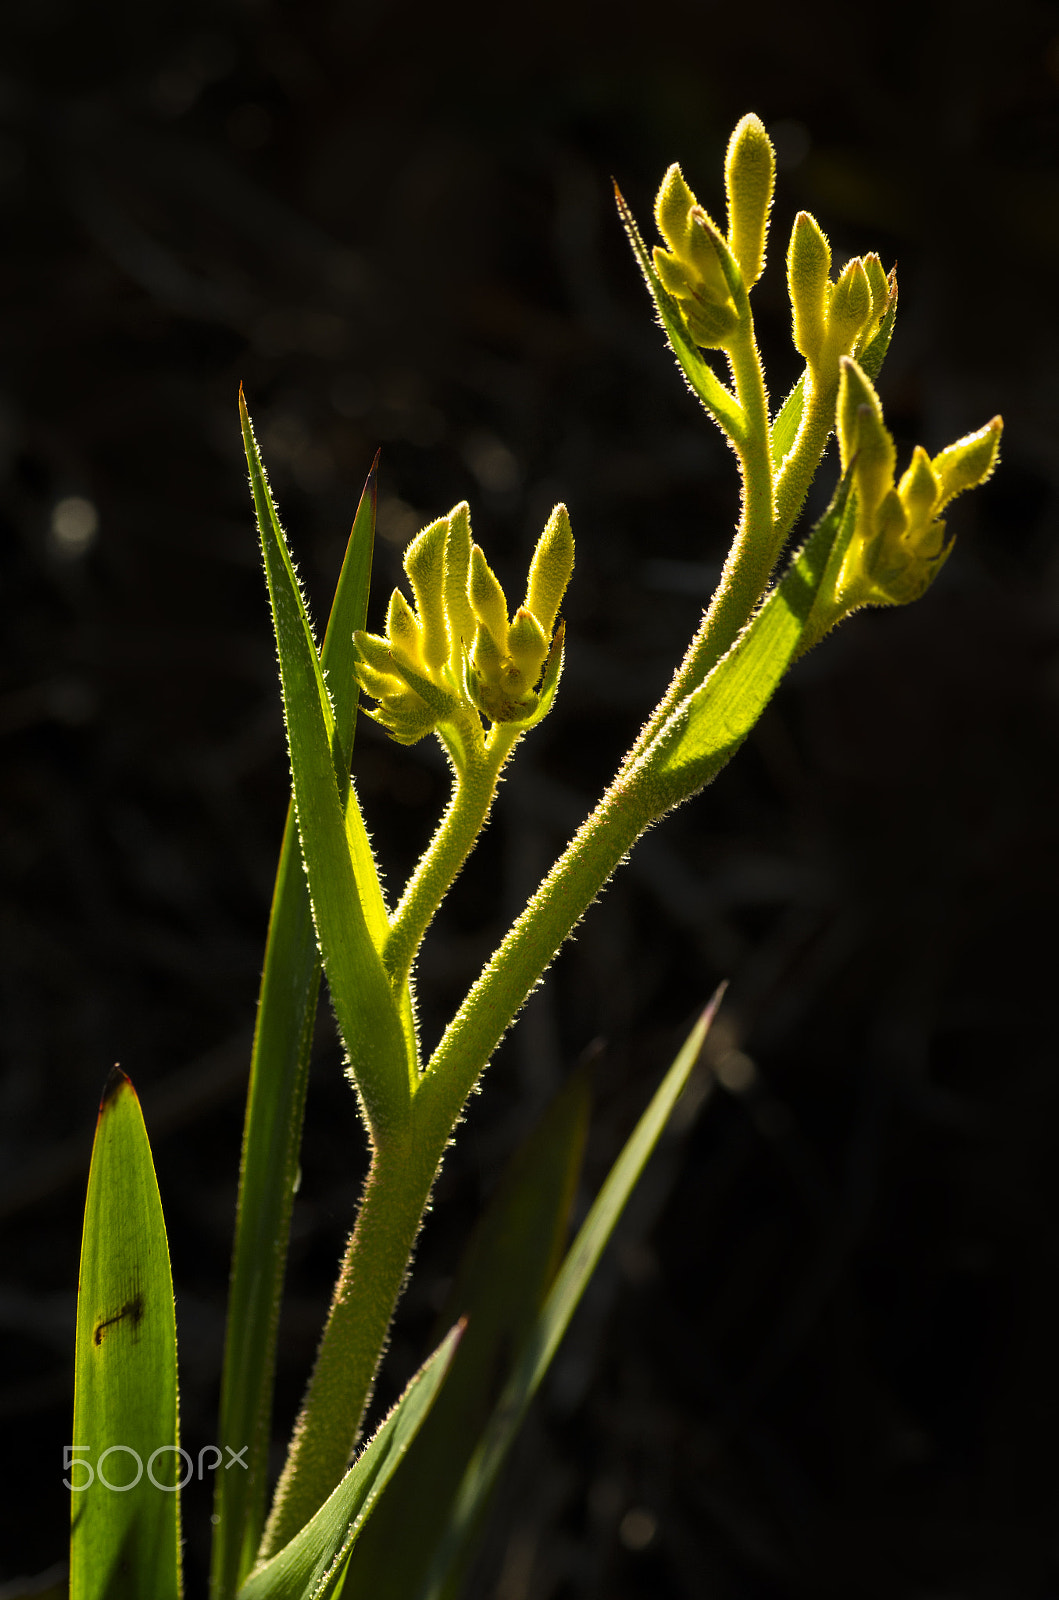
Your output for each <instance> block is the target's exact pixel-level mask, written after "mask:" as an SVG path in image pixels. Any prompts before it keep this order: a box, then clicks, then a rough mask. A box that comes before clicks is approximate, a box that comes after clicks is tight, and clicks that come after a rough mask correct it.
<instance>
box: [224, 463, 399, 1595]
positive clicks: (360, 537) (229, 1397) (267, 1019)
mask: <svg viewBox="0 0 1059 1600" xmlns="http://www.w3.org/2000/svg"><path fill="white" fill-rule="evenodd" d="M377 469H378V462H377V460H376V463H375V465H374V466H373V467H372V470H371V473H370V474H369V477H368V481H367V483H366V484H365V486H364V492H363V494H362V495H361V498H360V504H359V506H358V507H357V514H356V516H355V518H354V519H353V531H352V532H351V534H350V536H349V543H348V545H347V547H346V556H345V560H344V561H343V563H342V571H341V574H340V576H339V580H338V587H337V589H336V591H335V599H334V605H333V606H332V609H331V618H330V621H329V622H328V625H327V634H326V637H325V639H324V647H323V651H322V652H321V665H322V668H323V671H324V674H325V678H326V681H327V684H328V688H329V691H330V696H331V702H332V705H333V707H334V718H335V736H336V739H337V742H338V744H339V746H340V747H341V749H342V751H343V752H344V761H343V766H344V768H345V770H348V764H349V756H350V753H351V751H352V746H353V735H354V730H355V727H356V713H357V697H356V684H355V679H354V677H353V673H352V653H353V631H354V629H356V628H362V627H363V626H364V622H365V617H366V614H367V608H368V587H369V583H370V578H371V556H372V544H373V541H374V535H375V503H376V478H377ZM319 987H320V955H319V951H318V949H317V944H316V934H315V931H314V929H313V921H312V912H311V910H310V906H309V891H308V888H307V887H306V882H305V870H304V867H303V865H302V855H301V846H300V844H299V842H298V832H297V824H296V820H295V814H294V807H293V804H292V806H291V807H290V810H289V811H288V814H287V825H286V828H285V830H284V834H283V847H282V851H281V853H280V860H279V869H278V871H277V874H276V887H275V892H274V894H273V899H272V914H271V917H270V919H269V930H268V943H267V946H266V949H265V965H264V971H263V973H262V978H261V991H260V997H259V1000H258V1011H257V1027H256V1029H255V1033H254V1048H253V1054H252V1057H251V1064H250V1086H249V1090H248V1093H247V1109H246V1122H245V1126H244V1129H243V1159H242V1170H241V1173H240V1182H239V1201H238V1209H237V1213H236V1225H235V1243H234V1248H233V1252H232V1280H231V1288H230V1293H229V1305H228V1328H227V1338H226V1344H225V1357H224V1376H223V1380H222V1386H221V1420H220V1431H219V1435H218V1441H217V1442H218V1444H219V1445H220V1446H221V1448H222V1449H223V1448H224V1446H226V1445H228V1446H230V1447H231V1448H232V1449H233V1450H234V1451H237V1452H238V1451H240V1450H242V1449H243V1447H244V1446H246V1454H245V1455H244V1457H243V1460H244V1461H245V1462H246V1465H247V1470H246V1471H245V1472H234V1473H233V1472H220V1473H218V1474H217V1488H216V1496H215V1503H214V1514H215V1518H216V1521H215V1525H214V1540H213V1559H212V1574H211V1594H212V1595H213V1600H229V1597H230V1596H231V1595H233V1594H234V1593H235V1591H236V1589H237V1588H238V1586H239V1584H240V1582H241V1581H242V1579H243V1578H244V1577H245V1576H246V1574H247V1572H248V1571H249V1570H250V1567H251V1566H252V1564H253V1560H254V1554H255V1552H256V1550H257V1546H258V1542H259V1540H260V1538H261V1530H262V1528H263V1526H264V1517H265V1500H266V1491H267V1472H268V1461H267V1457H268V1443H269V1434H270V1425H271V1415H272V1380H273V1373H274V1370H275V1358H276V1327H277V1323H278V1316H279V1303H280V1296H281V1293H282V1288H283V1273H284V1268H285V1266H286V1260H287V1243H288V1238H289V1233H290V1216H291V1204H292V1200H293V1194H294V1184H295V1180H296V1176H297V1170H298V1150H299V1146H300V1143H301V1130H302V1120H303V1116H304V1110H305V1088H306V1081H307V1077H308V1068H309V1056H310V1051H311V1047H312V1036H313V1023H314V1021H315V1017H316V1004H317V996H318V993H319Z"/></svg>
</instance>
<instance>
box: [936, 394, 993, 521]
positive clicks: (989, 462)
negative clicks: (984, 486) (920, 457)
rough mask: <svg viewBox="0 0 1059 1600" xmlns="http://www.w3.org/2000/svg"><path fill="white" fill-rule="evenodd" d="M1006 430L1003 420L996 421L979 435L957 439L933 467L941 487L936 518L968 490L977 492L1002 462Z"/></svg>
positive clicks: (990, 422)
mask: <svg viewBox="0 0 1059 1600" xmlns="http://www.w3.org/2000/svg"><path fill="white" fill-rule="evenodd" d="M1003 430H1004V421H1003V418H1002V417H993V418H992V419H991V420H990V421H989V422H987V423H986V425H985V427H984V428H979V429H978V431H977V433H969V434H967V435H966V437H965V438H963V439H957V441H956V443H955V444H950V445H949V447H948V449H947V450H943V451H942V452H941V454H940V455H939V456H935V457H934V460H933V462H932V463H931V465H932V466H933V468H934V472H935V474H936V476H937V479H938V483H939V484H940V493H939V496H938V503H937V505H936V506H935V507H934V511H935V515H936V514H937V513H938V512H939V511H941V510H942V509H943V507H945V506H946V505H948V503H949V501H950V500H952V499H955V497H956V495H958V494H963V492H964V490H966V489H976V488H977V487H978V485H979V484H980V483H985V481H986V479H987V478H988V477H990V476H991V475H992V473H993V471H994V469H995V467H996V464H997V461H998V460H999V459H1000V435H1001V433H1002V432H1003Z"/></svg>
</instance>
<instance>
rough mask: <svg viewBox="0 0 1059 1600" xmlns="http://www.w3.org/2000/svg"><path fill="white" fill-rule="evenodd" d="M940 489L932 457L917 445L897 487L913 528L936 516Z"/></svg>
mask: <svg viewBox="0 0 1059 1600" xmlns="http://www.w3.org/2000/svg"><path fill="white" fill-rule="evenodd" d="M940 487H941V486H940V484H939V483H938V477H937V473H936V472H935V471H934V468H933V467H932V466H931V463H930V457H929V456H928V455H927V452H926V451H925V450H924V449H923V446H922V445H921V444H917V445H916V448H915V450H914V451H913V452H912V460H911V461H910V463H909V465H908V467H907V468H906V470H905V471H904V472H903V473H902V475H901V481H900V483H899V484H898V485H897V492H898V494H899V495H900V497H901V504H902V505H903V506H904V508H905V511H906V512H907V514H908V520H909V522H910V523H911V525H912V527H919V526H920V525H921V524H923V523H924V522H926V521H928V520H929V519H930V518H931V517H932V516H933V515H934V513H935V509H936V507H937V505H938V495H939V490H940Z"/></svg>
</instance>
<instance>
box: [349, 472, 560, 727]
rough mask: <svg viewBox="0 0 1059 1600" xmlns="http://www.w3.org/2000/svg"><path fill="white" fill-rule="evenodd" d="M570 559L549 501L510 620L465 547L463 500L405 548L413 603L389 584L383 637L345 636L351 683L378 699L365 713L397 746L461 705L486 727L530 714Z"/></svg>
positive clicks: (538, 697) (549, 656)
mask: <svg viewBox="0 0 1059 1600" xmlns="http://www.w3.org/2000/svg"><path fill="white" fill-rule="evenodd" d="M573 564H574V540H573V535H572V533H571V532H570V519H569V518H568V516H567V514H566V508H565V506H561V505H560V506H556V508H555V510H554V511H553V512H552V514H551V516H550V518H549V519H548V523H547V526H546V527H545V529H544V532H543V533H542V535H541V537H540V539H539V541H538V543H537V548H536V550H535V551H534V555H533V561H532V564H531V566H530V573H529V583H528V585H527V589H526V598H525V601H524V603H523V604H522V605H521V606H519V608H518V610H517V611H516V612H515V616H514V618H513V619H512V620H510V621H509V619H508V605H507V599H506V597H505V595H504V591H503V589H502V588H501V586H500V583H499V580H498V579H497V577H496V575H495V573H494V572H493V571H492V569H491V567H490V566H489V563H488V562H487V561H486V559H485V556H484V555H483V553H482V551H481V549H480V548H479V546H478V545H476V544H474V543H472V540H471V519H470V511H469V508H468V506H467V504H466V502H463V503H462V504H460V505H458V506H456V507H455V509H454V510H453V511H451V512H450V513H449V515H448V516H447V517H441V518H439V519H438V521H437V522H432V523H431V524H430V526H429V527H428V528H424V529H423V531H422V533H420V534H418V535H417V536H416V538H415V539H414V540H413V541H412V543H411V544H410V545H409V547H408V549H407V551H406V552H405V557H404V569H405V572H406V573H407V574H408V578H409V581H410V583H411V585H412V593H413V595H414V597H415V605H414V607H413V606H412V605H410V604H409V602H408V601H407V600H406V599H405V597H404V595H403V594H402V593H401V591H400V590H399V589H395V590H394V592H393V594H392V595H391V597H390V605H389V609H388V611H387V615H386V632H385V634H384V635H380V634H374V633H366V632H363V631H359V632H358V633H357V634H356V635H355V636H354V639H355V644H356V647H357V653H358V657H359V660H358V662H357V666H356V674H357V681H358V683H359V684H360V686H361V688H362V689H363V690H364V692H365V693H366V694H368V695H370V696H371V697H372V698H373V699H374V700H376V701H377V702H378V705H377V708H376V709H375V710H374V711H369V713H368V715H369V716H373V717H374V719H375V721H377V722H379V723H381V724H382V726H383V727H384V728H387V729H388V730H389V732H390V733H391V734H392V735H393V737H394V738H395V739H396V740H397V741H398V743H400V744H415V743H416V741H417V740H418V739H421V738H423V736H424V734H427V733H430V732H431V731H432V730H433V729H434V728H437V727H439V726H440V725H442V724H444V723H446V722H450V721H452V720H453V719H454V718H458V717H459V715H460V714H461V710H462V712H464V713H466V712H467V711H468V710H473V711H477V712H481V713H482V714H483V715H485V716H486V717H488V719H489V720H490V721H491V722H494V723H495V722H518V723H522V722H529V721H530V720H539V717H540V716H542V715H543V714H544V711H545V710H547V707H548V705H550V703H551V694H552V692H554V687H555V682H556V680H557V677H558V670H559V660H560V653H561V647H562V625H561V624H560V625H559V628H558V629H556V625H555V624H556V618H557V616H558V613H559V606H560V604H561V602H562V598H563V594H564V592H565V590H566V586H567V584H568V582H569V581H570V574H571V572H572V570H573ZM553 635H554V638H553ZM542 674H543V678H542Z"/></svg>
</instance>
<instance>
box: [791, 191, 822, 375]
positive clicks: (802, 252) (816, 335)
mask: <svg viewBox="0 0 1059 1600" xmlns="http://www.w3.org/2000/svg"><path fill="white" fill-rule="evenodd" d="M787 283H788V285H789V288H790V296H791V310H792V311H793V313H794V348H795V349H796V350H797V351H798V353H799V355H802V356H804V357H805V359H806V361H809V362H813V361H815V360H816V357H817V356H818V355H819V353H820V350H821V348H822V346H823V343H824V335H825V330H826V323H827V308H828V304H829V302H830V298H831V246H830V245H829V244H828V242H827V235H826V234H825V233H824V231H823V229H822V228H821V227H820V225H819V223H818V222H817V220H816V218H815V217H812V216H810V215H809V212H808V211H799V213H798V215H797V216H796V217H795V219H794V227H793V229H792V231H791V242H790V244H789V245H788V247H787Z"/></svg>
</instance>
